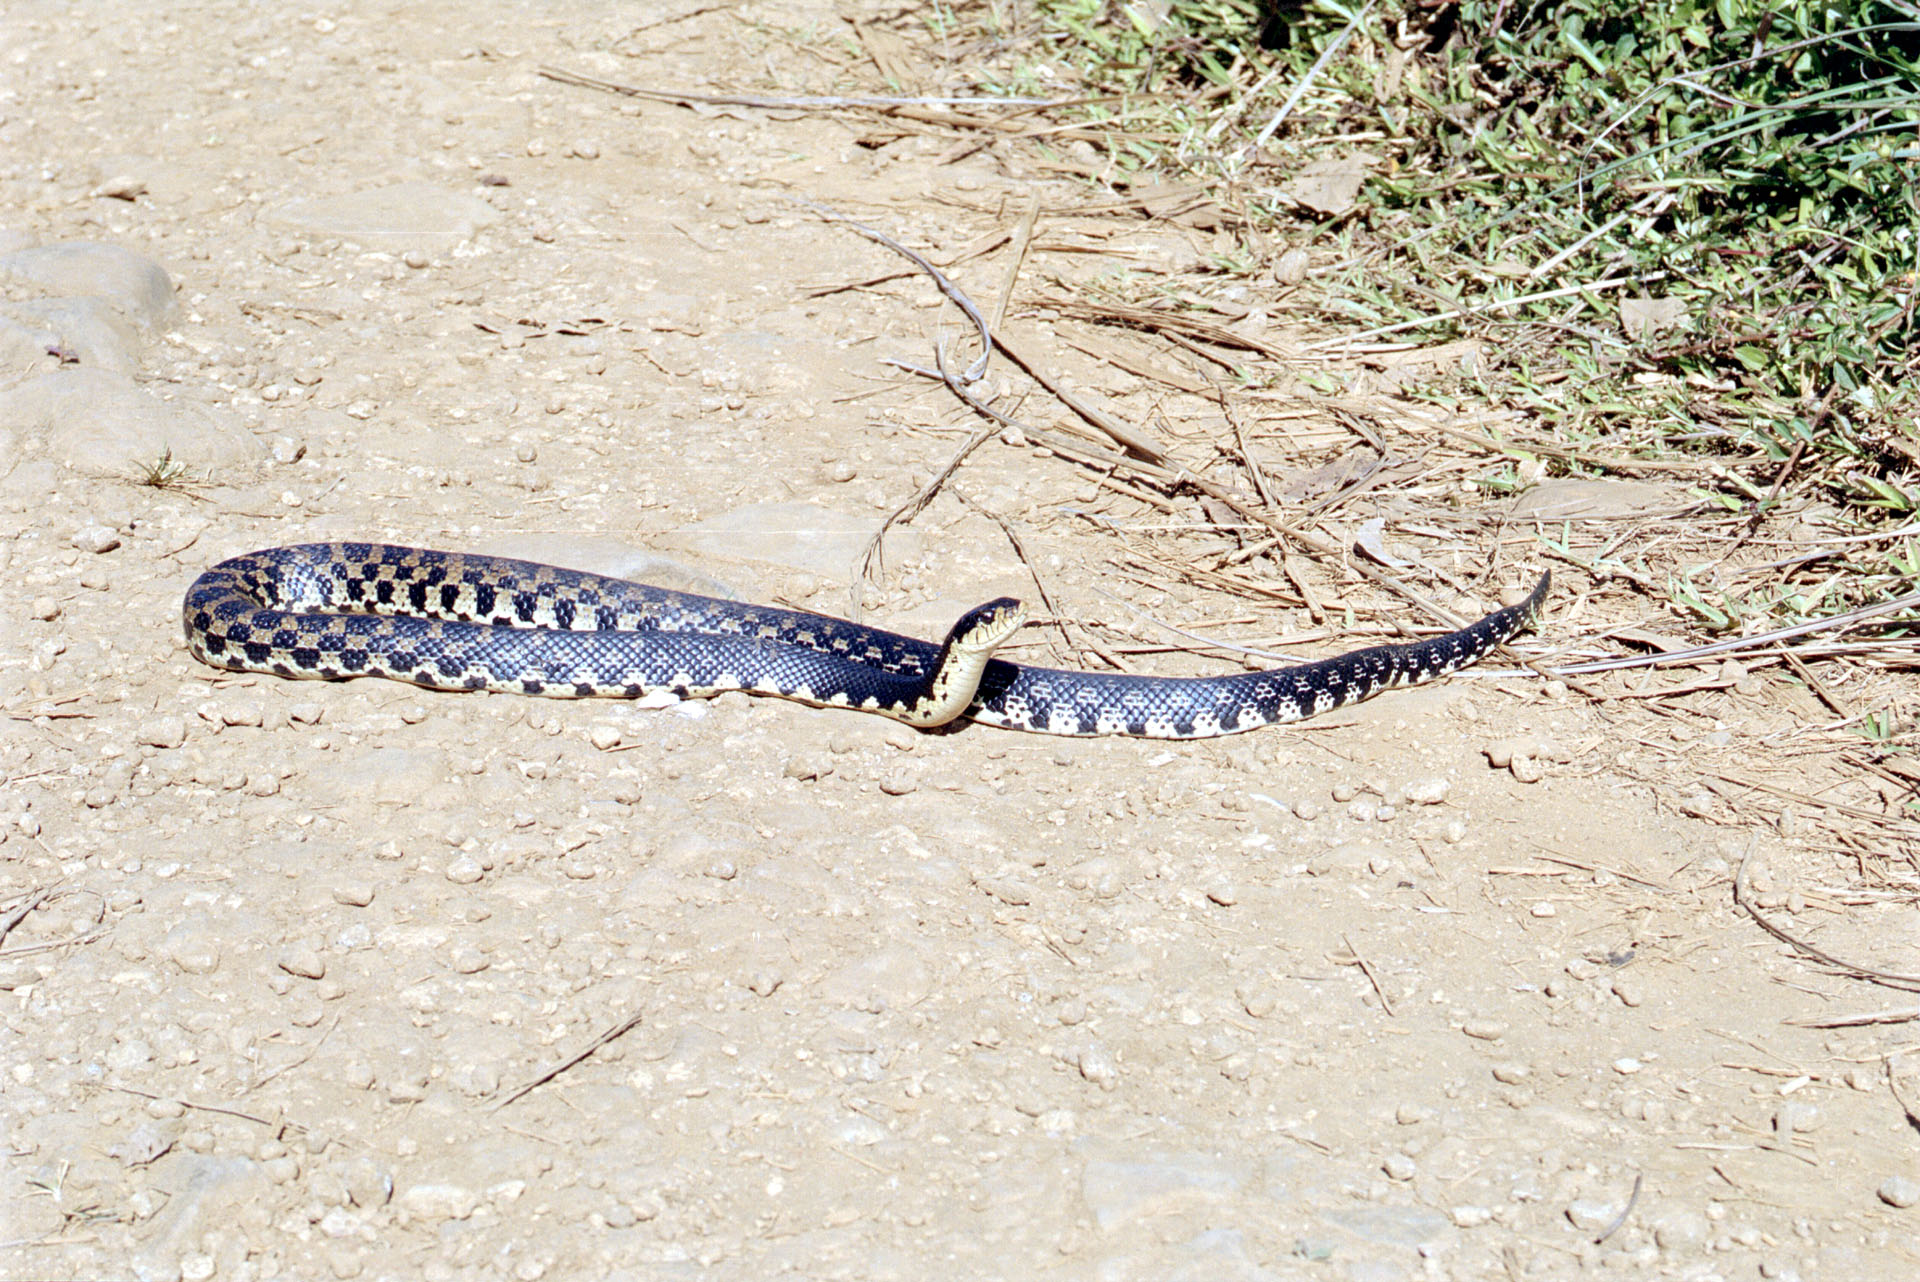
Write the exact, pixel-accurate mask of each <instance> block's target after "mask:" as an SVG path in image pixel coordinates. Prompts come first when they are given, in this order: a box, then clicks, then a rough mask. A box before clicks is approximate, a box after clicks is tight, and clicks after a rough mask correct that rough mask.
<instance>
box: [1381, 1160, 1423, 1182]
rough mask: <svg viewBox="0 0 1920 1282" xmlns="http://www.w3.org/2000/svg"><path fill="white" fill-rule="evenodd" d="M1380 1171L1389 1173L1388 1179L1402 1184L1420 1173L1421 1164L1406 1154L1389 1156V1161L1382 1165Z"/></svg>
mask: <svg viewBox="0 0 1920 1282" xmlns="http://www.w3.org/2000/svg"><path fill="white" fill-rule="evenodd" d="M1380 1169H1381V1170H1383V1171H1385V1172H1386V1173H1387V1178H1388V1179H1390V1180H1393V1181H1395V1182H1396V1183H1400V1184H1405V1183H1406V1182H1407V1181H1408V1180H1411V1179H1412V1178H1413V1177H1414V1176H1415V1175H1418V1174H1419V1173H1420V1167H1419V1164H1418V1163H1416V1162H1415V1161H1414V1160H1413V1159H1412V1158H1410V1157H1408V1156H1407V1155H1406V1154H1405V1153H1391V1154H1388V1156H1387V1160H1386V1161H1384V1162H1382V1163H1380Z"/></svg>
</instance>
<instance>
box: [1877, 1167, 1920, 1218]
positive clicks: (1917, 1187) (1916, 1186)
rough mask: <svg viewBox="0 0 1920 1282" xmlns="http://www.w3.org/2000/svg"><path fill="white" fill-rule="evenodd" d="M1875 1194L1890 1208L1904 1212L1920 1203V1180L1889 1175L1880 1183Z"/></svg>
mask: <svg viewBox="0 0 1920 1282" xmlns="http://www.w3.org/2000/svg"><path fill="white" fill-rule="evenodd" d="M1875 1192H1876V1193H1878V1194H1879V1197H1880V1200H1881V1201H1882V1202H1885V1203H1886V1204H1887V1205H1888V1206H1892V1207H1898V1208H1899V1209H1900V1210H1903V1211H1904V1210H1905V1209H1906V1208H1908V1207H1909V1206H1912V1205H1913V1204H1914V1203H1915V1202H1920V1180H1913V1179H1910V1178H1908V1177H1907V1176H1905V1175H1889V1176H1888V1177H1887V1178H1886V1179H1884V1180H1882V1181H1881V1182H1880V1187H1879V1188H1878V1189H1876V1190H1875Z"/></svg>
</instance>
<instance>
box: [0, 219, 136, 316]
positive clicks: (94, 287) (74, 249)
mask: <svg viewBox="0 0 1920 1282" xmlns="http://www.w3.org/2000/svg"><path fill="white" fill-rule="evenodd" d="M3 276H13V277H16V278H18V279H21V280H27V281H32V282H33V283H34V284H36V285H38V286H40V287H41V288H42V289H44V290H45V291H46V292H47V293H48V294H50V295H54V296H57V297H65V298H100V299H104V300H106V302H107V303H109V304H111V305H112V307H113V308H114V309H115V310H116V311H118V312H119V313H120V314H121V315H122V316H125V317H126V318H127V319H128V320H130V321H132V322H133V323H134V324H136V325H139V326H140V327H141V328H143V329H149V330H151V329H158V328H160V327H161V326H163V325H165V324H166V323H167V321H169V320H171V319H172V317H173V309H174V300H173V281H172V279H171V278H169V277H168V275H167V273H166V270H165V269H164V268H163V267H161V266H160V264H158V263H156V262H154V261H153V260H152V259H151V258H148V257H146V256H145V255H143V254H136V253H134V252H133V251H132V250H131V249H123V248H121V247H120V246H118V245H96V244H92V243H90V242H87V241H68V242H66V243H64V244H59V245H43V246H40V247H39V248H37V249H19V250H15V251H14V252H13V253H11V254H0V277H3Z"/></svg>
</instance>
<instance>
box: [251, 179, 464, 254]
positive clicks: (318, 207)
mask: <svg viewBox="0 0 1920 1282" xmlns="http://www.w3.org/2000/svg"><path fill="white" fill-rule="evenodd" d="M272 217H273V219H274V221H276V222H281V223H286V224H288V225H290V226H292V227H296V228H298V229H300V230H301V231H306V232H311V233H313V234H314V235H318V236H338V237H340V239H342V240H348V241H353V242H354V243H356V244H359V245H364V246H365V247H367V248H368V249H379V250H387V251H390V252H392V253H404V252H405V251H407V250H409V249H425V250H434V249H447V248H450V247H452V246H454V245H457V244H459V243H460V242H461V241H463V240H466V239H468V238H469V237H471V236H473V235H474V233H476V232H478V231H479V230H480V229H481V228H483V227H488V226H491V225H492V224H493V223H495V222H498V221H499V219H500V211H499V210H497V209H495V208H494V207H493V206H492V205H489V204H488V203H487V202H486V201H484V200H482V199H480V198H479V197H478V196H469V195H466V194H465V193H463V192H457V191H448V190H447V189H446V188H444V187H439V186H436V185H435V184H433V183H429V182H407V183H397V184H395V185H394V186H391V187H375V188H373V189H372V190H370V191H356V192H349V193H348V194H346V195H342V196H315V197H311V198H308V199H304V200H294V201H289V202H288V203H287V204H284V205H282V206H280V208H279V209H277V210H275V211H274V213H273V215H272Z"/></svg>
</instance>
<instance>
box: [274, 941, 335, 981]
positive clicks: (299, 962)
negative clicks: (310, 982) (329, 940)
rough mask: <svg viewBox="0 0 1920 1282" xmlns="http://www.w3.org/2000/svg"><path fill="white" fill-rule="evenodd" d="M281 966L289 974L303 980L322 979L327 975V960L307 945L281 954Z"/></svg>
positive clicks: (297, 946) (298, 946)
mask: <svg viewBox="0 0 1920 1282" xmlns="http://www.w3.org/2000/svg"><path fill="white" fill-rule="evenodd" d="M279 966H280V969H281V970H284V971H286V972H287V974H289V975H298V976H299V977H300V978H302V979H322V978H324V977H325V976H326V973H327V963H326V960H325V959H324V958H322V957H321V956H320V954H319V953H318V952H317V951H315V950H314V949H312V948H309V947H307V946H305V945H296V946H295V947H292V948H289V949H287V950H286V951H285V952H283V953H281V954H280V961H279Z"/></svg>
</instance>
